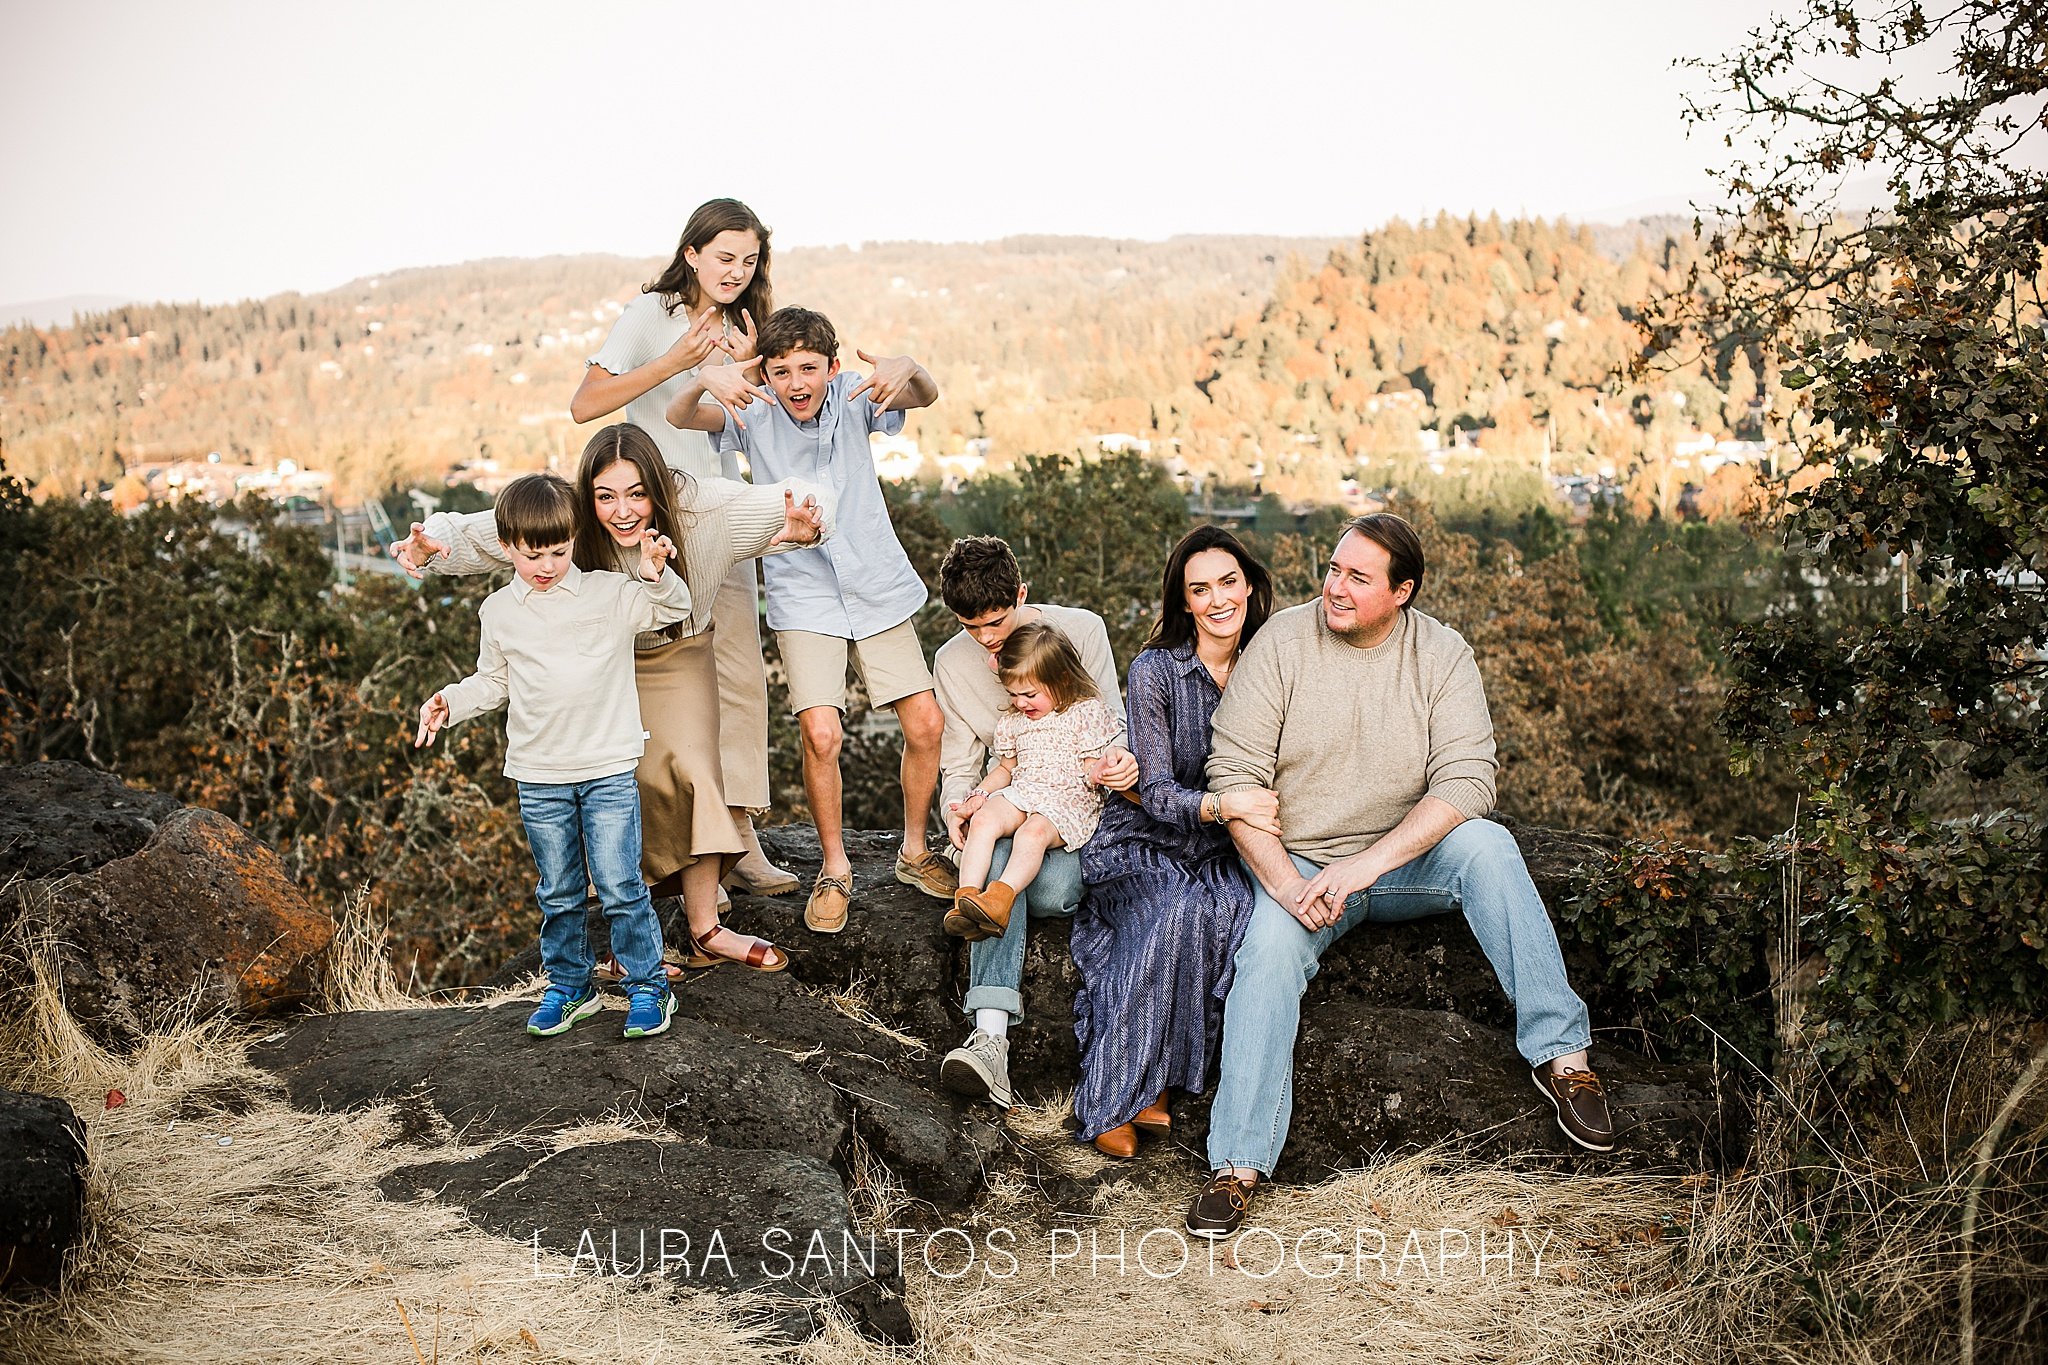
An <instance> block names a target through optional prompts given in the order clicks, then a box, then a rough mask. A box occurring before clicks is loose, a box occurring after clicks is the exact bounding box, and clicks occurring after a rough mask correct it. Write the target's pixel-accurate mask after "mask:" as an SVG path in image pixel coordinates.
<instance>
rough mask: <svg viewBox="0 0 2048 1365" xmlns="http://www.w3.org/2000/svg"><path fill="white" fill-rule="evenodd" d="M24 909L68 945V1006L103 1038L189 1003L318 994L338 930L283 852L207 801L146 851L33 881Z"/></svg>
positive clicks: (276, 1000) (259, 1003)
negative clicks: (321, 970) (281, 855)
mask: <svg viewBox="0 0 2048 1365" xmlns="http://www.w3.org/2000/svg"><path fill="white" fill-rule="evenodd" d="M18 904H19V909H20V913H21V914H22V915H23V916H25V917H26V918H27V919H28V920H29V922H30V923H31V925H32V926H33V927H36V928H38V929H43V930H46V931H47V932H48V934H49V936H50V938H51V939H52V941H53V942H54V944H55V946H56V955H57V964H58V972H59V976H60V979H61V980H62V983H63V987H64V997H65V1003H66V1005H67V1006H68V1007H69V1008H70V1010H71V1013H72V1014H73V1015H74V1016H75V1017H76V1018H77V1019H78V1021H79V1023H81V1024H83V1025H84V1026H85V1027H86V1029H87V1031H88V1032H90V1033H92V1034H93V1035H95V1036H96V1037H99V1038H101V1039H115V1040H120V1039H125V1038H129V1037H133V1036H136V1035H138V1034H141V1033H145V1032H148V1031H149V1030H150V1029H151V1028H153V1027H155V1026H157V1025H159V1024H162V1023H164V1022H165V1021H167V1020H169V1019H171V1018H174V1017H176V1016H177V1015H179V1014H181V1013H182V1012H183V1011H185V1010H187V1009H196V1010H197V1012H198V1013H199V1014H200V1015H201V1016H202V1017H203V1016H205V1015H208V1014H218V1013H239V1014H245V1015H265V1014H272V1013H276V1012H279V1011H281V1010H284V1009H287V1008H290V1007H291V1006H293V1005H296V1004H299V1003H301V1002H303V1001H304V1000H305V999H306V997H307V996H308V995H310V994H311V993H312V991H313V989H314V987H315V985H316V984H317V978H318V971H319V968H320V964H321V962H322V960H323V955H324V954H325V952H326V950H327V945H328V944H329V943H330V942H331V941H332V940H333V937H334V921H333V920H332V918H331V917H329V916H328V915H327V914H326V913H325V912H324V911H321V910H319V909H317V908H316V907H315V906H314V905H313V904H312V903H311V902H310V901H308V900H307V899H306V896H305V894H304V893H303V892H302V891H300V890H299V888H298V886H297V884H296V883H294V882H293V881H292V879H291V877H290V875H289V874H287V873H286V871H285V868H284V864H283V862H281V861H280V860H279V858H278V856H277V854H276V853H275V852H274V851H272V850H271V849H270V848H269V847H268V846H267V845H265V844H263V843H261V842H259V841H257V840H256V839H254V838H252V837H250V836H249V835H248V834H247V833H245V832H244V831H243V830H242V828H241V827H240V826H239V825H237V824H235V822H234V821H232V820H229V819H228V818H227V817H226V816H223V815H217V814H215V813H214V812H212V811H210V810H201V809H198V808H196V807H188V808H185V809H182V810H179V811H177V812H175V813H174V814H172V815H170V816H169V817H168V818H166V819H165V820H164V821H163V822H162V824H161V825H159V826H158V828H157V830H156V832H155V833H154V834H153V835H151V836H150V839H149V842H148V843H147V844H146V845H144V847H143V848H142V849H141V850H140V851H139V852H136V853H133V854H130V855H128V856H127V857H121V858H116V859H114V860H113V861H111V862H107V863H105V864H103V865H102V866H100V867H97V868H95V869H93V870H92V871H90V872H84V873H79V874H76V875H72V876H63V877H56V878H51V879H48V880H45V881H40V882H32V883H29V884H28V885H27V886H25V887H22V888H21V889H20V891H19V901H18Z"/></svg>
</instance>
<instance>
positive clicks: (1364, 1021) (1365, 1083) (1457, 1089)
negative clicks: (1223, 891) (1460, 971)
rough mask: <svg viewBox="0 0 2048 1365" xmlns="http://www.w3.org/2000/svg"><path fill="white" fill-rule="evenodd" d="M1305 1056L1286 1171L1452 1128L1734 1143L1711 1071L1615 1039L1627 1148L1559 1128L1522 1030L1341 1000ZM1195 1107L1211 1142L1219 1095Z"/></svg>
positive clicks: (1309, 1022) (1612, 1076)
mask: <svg viewBox="0 0 2048 1365" xmlns="http://www.w3.org/2000/svg"><path fill="white" fill-rule="evenodd" d="M1311 990H1313V987H1311ZM1294 1057H1295V1066H1294V1116H1293V1123H1292V1126H1291V1127H1290V1129H1289V1131H1288V1138H1287V1146H1286V1149H1285V1151H1284V1152H1283V1154H1282V1156H1281V1159H1280V1169H1279V1170H1278V1171H1277V1172H1276V1173H1275V1174H1276V1176H1277V1177H1278V1178H1279V1179H1281V1180H1288V1181H1315V1180H1322V1179H1324V1178H1326V1177H1328V1176H1329V1175H1331V1174H1332V1173H1334V1172H1336V1171H1340V1170H1347V1169H1356V1168H1357V1167H1360V1166H1364V1165H1367V1164H1369V1163H1370V1162H1371V1161H1372V1159H1373V1158H1374V1157H1375V1156H1377V1155H1378V1154H1380V1153H1382V1152H1394V1151H1400V1150H1403V1149H1408V1148H1414V1147H1421V1146H1427V1145H1428V1144H1430V1143H1432V1142H1436V1141H1439V1140H1441V1139H1444V1138H1447V1137H1467V1138H1476V1139H1480V1140H1481V1141H1482V1142H1483V1143H1484V1144H1485V1146H1486V1147H1487V1148H1488V1149H1490V1150H1493V1151H1497V1152H1501V1153H1508V1154H1519V1153H1530V1152H1534V1153H1552V1154H1556V1155H1560V1156H1573V1157H1577V1158H1579V1159H1580V1160H1582V1161H1584V1162H1586V1163H1589V1164H1596V1163H1608V1164H1625V1165H1630V1166H1636V1165H1641V1164H1644V1163H1645V1162H1650V1163H1654V1164H1659V1165H1665V1166H1671V1167H1683V1168H1685V1169H1688V1170H1697V1169H1702V1168H1706V1167H1711V1166H1714V1165H1716V1164H1718V1162H1719V1159H1720V1155H1721V1154H1720V1152H1719V1151H1718V1150H1717V1149H1716V1147H1715V1146H1714V1144H1715V1143H1716V1142H1718V1141H1719V1138H1720V1134H1721V1132H1722V1124H1721V1116H1720V1115H1719V1114H1718V1113H1717V1112H1716V1102H1717V1100H1716V1095H1715V1091H1714V1088H1713V1084H1712V1081H1711V1079H1710V1078H1708V1077H1706V1076H1705V1075H1703V1074H1701V1073H1698V1072H1695V1071H1692V1070H1690V1069H1686V1068H1678V1067H1666V1066H1659V1065H1657V1064H1655V1063H1652V1062H1648V1061H1645V1060H1644V1059H1642V1058H1640V1057H1638V1056H1636V1055H1635V1054H1633V1053H1629V1052H1623V1051H1619V1050H1616V1049H1607V1048H1603V1049H1601V1050H1600V1052H1599V1055H1598V1064H1599V1067H1600V1072H1601V1079H1602V1080H1603V1081H1604V1082H1605V1083H1606V1086H1607V1094H1608V1101H1609V1103H1610V1104H1611V1105H1612V1106H1613V1108H1614V1113H1615V1126H1616V1149H1615V1151H1614V1152H1613V1153H1612V1154H1609V1155H1600V1154H1595V1153H1592V1152H1586V1151H1583V1150H1582V1149H1580V1148H1578V1147H1576V1146H1574V1145H1573V1144H1572V1143H1571V1142H1570V1141H1569V1140H1568V1139H1567V1138H1566V1137H1565V1136H1564V1134H1562V1133H1561V1132H1559V1131H1558V1127H1557V1119H1556V1117H1555V1114H1554V1113H1553V1111H1552V1110H1551V1108H1550V1105H1549V1103H1548V1102H1547V1101H1545V1100H1544V1098H1543V1096H1542V1095H1541V1094H1539V1093H1538V1092H1537V1089H1536V1086H1535V1084H1534V1083H1533V1082H1532V1081H1531V1079H1530V1075H1529V1068H1528V1066H1527V1065H1526V1064H1525V1063H1524V1062H1523V1061H1522V1059H1521V1057H1520V1056H1519V1055H1518V1054H1517V1053H1516V1051H1515V1039H1514V1035H1513V1034H1512V1033H1511V1032H1506V1031H1503V1030H1500V1029H1494V1028H1488V1027H1486V1026H1484V1025H1482V1024H1475V1023H1473V1022H1472V1021H1470V1020H1469V1019H1465V1018H1463V1017H1461V1016H1459V1015H1456V1014H1450V1013H1445V1012H1442V1011H1436V1010H1404V1009H1377V1008H1373V1007H1370V1006H1365V1005H1361V1004H1360V1003H1358V1002H1357V1001H1356V1000H1350V999H1338V1000H1332V1001H1328V1002H1326V1003H1325V1004H1324V1005H1322V1006H1321V1007H1320V1008H1317V1009H1314V1010H1311V1011H1307V1012H1305V1013H1304V1015H1303V1018H1302V1027H1301V1034H1300V1037H1299V1038H1298V1039H1297V1040H1296V1042H1295V1048H1294ZM1188 1109H1189V1110H1190V1112H1189V1113H1188V1114H1187V1115H1186V1131H1185V1134H1184V1136H1183V1141H1185V1142H1187V1143H1188V1144H1189V1145H1191V1146H1192V1147H1193V1148H1194V1149H1195V1150H1197V1151H1200V1150H1202V1147H1203V1144H1202V1139H1203V1138H1204V1137H1205V1136H1206V1135H1207V1132H1208V1122H1207V1106H1206V1105H1203V1106H1188ZM1180 1120H1181V1115H1180V1114H1178V1113H1177V1114H1176V1122H1179V1121H1180Z"/></svg>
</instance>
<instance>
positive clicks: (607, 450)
mask: <svg viewBox="0 0 2048 1365" xmlns="http://www.w3.org/2000/svg"><path fill="white" fill-rule="evenodd" d="M621 460H624V461H626V462H627V463H628V464H630V465H632V466H633V468H634V469H636V470H638V471H639V474H640V483H641V485H642V486H643V487H644V488H646V490H647V500H648V501H649V502H650V503H652V504H653V505H654V517H653V522H652V524H653V527H654V529H655V530H657V531H659V532H661V534H663V535H665V536H667V537H669V539H671V540H676V539H678V538H679V537H680V536H681V535H682V527H683V522H682V517H681V514H680V513H679V511H678V510H677V503H676V491H677V486H678V485H682V486H683V487H685V488H687V487H688V482H687V481H688V479H689V477H690V476H689V475H688V474H685V473H684V472H683V471H682V470H680V469H670V468H669V467H668V462H667V461H665V460H663V459H662V458H661V447H660V446H658V445H656V444H655V443H654V438H653V437H652V436H649V435H648V434H647V433H646V432H644V431H642V430H641V429H640V428H639V427H637V426H634V425H633V424H632V423H631V422H614V423H612V424H611V425H610V426H608V427H606V428H605V429H604V430H603V431H600V432H598V433H597V435H595V436H593V437H591V438H590V443H589V444H588V445H586V446H584V447H583V459H582V461H581V462H580V463H579V464H578V465H577V466H576V549H575V551H574V553H573V558H574V559H575V561H576V567H577V568H579V569H584V570H590V569H606V570H612V571H616V570H617V569H618V567H619V552H618V542H617V541H615V540H613V539H612V534H611V532H609V531H607V530H605V529H604V524H603V523H602V522H600V521H599V520H598V517H597V476H598V475H600V474H602V473H604V472H605V471H606V470H607V469H610V468H611V467H612V466H613V465H615V464H617V463H618V462H619V461H621ZM675 570H676V573H677V574H678V575H680V574H682V573H683V572H684V569H683V559H682V546H681V545H680V544H678V545H677V546H676V559H675Z"/></svg>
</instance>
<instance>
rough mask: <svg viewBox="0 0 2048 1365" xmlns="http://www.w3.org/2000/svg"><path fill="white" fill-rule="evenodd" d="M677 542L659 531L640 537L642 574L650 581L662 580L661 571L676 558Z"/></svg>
mask: <svg viewBox="0 0 2048 1365" xmlns="http://www.w3.org/2000/svg"><path fill="white" fill-rule="evenodd" d="M675 553H676V543H675V542H674V541H672V540H670V539H669V538H668V537H667V536H665V535H662V534H660V533H659V532H650V533H648V534H645V535H642V536H641V537H640V576H641V577H642V578H644V579H646V580H647V581H648V582H649V583H658V582H660V581H661V571H662V570H663V569H666V568H667V567H668V562H669V560H671V559H673V558H675Z"/></svg>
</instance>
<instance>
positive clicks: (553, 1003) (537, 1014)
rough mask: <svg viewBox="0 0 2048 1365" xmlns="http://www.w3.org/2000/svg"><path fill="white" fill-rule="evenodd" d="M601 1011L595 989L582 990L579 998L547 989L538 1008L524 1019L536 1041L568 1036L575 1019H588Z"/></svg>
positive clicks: (554, 989)
mask: <svg viewBox="0 0 2048 1365" xmlns="http://www.w3.org/2000/svg"><path fill="white" fill-rule="evenodd" d="M603 1008H604V1004H603V1002H602V1001H600V1000H599V999H598V998H597V987H595V986H590V985H586V986H584V988H583V994H582V995H571V994H570V993H569V992H567V991H565V990H563V989H562V988H561V987H559V986H550V987H548V988H547V990H545V991H544V992H542V993H541V997H540V1007H539V1008H538V1009H536V1010H535V1011H534V1012H533V1013H532V1014H530V1015H528V1016H527V1017H526V1031H527V1032H528V1033H530V1034H532V1035H533V1036H534V1037H536V1038H552V1037H554V1036H555V1035H556V1034H558V1033H567V1032H568V1031H569V1028H570V1026H571V1025H572V1024H574V1023H575V1022H576V1021H577V1020H578V1019H588V1018H589V1017H590V1016H591V1015H593V1014H596V1013H597V1012H598V1011H599V1010H601V1009H603Z"/></svg>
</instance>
